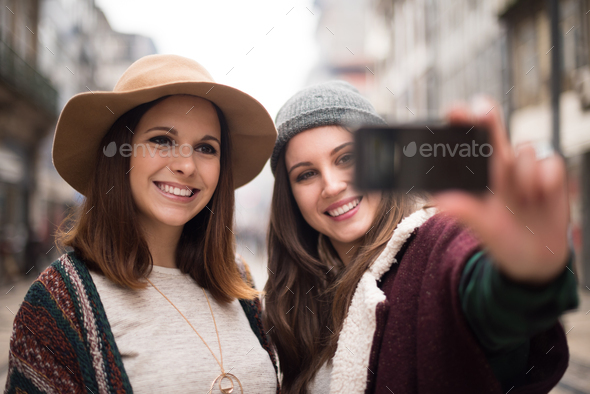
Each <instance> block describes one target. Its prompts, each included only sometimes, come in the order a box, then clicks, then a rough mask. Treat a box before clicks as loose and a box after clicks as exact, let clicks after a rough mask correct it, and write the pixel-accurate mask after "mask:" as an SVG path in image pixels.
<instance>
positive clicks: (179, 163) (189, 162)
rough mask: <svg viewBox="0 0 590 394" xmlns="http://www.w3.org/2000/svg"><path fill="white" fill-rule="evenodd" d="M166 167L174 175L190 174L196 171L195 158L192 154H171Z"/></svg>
mask: <svg viewBox="0 0 590 394" xmlns="http://www.w3.org/2000/svg"><path fill="white" fill-rule="evenodd" d="M168 168H170V170H171V171H172V172H173V173H174V174H175V175H184V176H191V175H193V174H194V173H195V172H196V171H197V166H196V164H195V159H194V156H193V155H190V156H188V157H187V156H184V155H180V154H178V152H177V154H176V155H172V156H171V158H170V160H169V162H168Z"/></svg>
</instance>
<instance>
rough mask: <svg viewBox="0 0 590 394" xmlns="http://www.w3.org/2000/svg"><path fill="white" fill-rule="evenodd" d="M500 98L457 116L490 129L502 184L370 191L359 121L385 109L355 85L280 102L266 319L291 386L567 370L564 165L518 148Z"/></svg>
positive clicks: (506, 380) (554, 376)
mask: <svg viewBox="0 0 590 394" xmlns="http://www.w3.org/2000/svg"><path fill="white" fill-rule="evenodd" d="M492 105H493V104H491V103H489V107H487V108H486V109H485V110H484V111H481V110H480V111H476V112H472V111H470V110H469V109H467V108H466V107H457V108H455V109H454V110H451V111H450V113H449V115H448V116H449V120H450V121H451V122H455V123H472V124H478V125H480V126H482V127H484V128H486V129H488V130H489V131H490V133H491V141H492V145H493V147H494V151H495V152H494V153H495V155H492V156H491V163H490V164H491V168H492V171H491V174H490V175H491V176H490V179H491V180H492V183H491V184H490V191H491V190H493V191H494V193H491V192H490V194H489V195H488V196H484V197H481V196H473V195H470V194H467V193H464V192H458V191H454V192H445V193H440V194H438V195H437V196H435V199H433V198H431V197H429V196H427V195H425V194H417V193H395V192H385V191H384V192H378V193H360V192H358V191H357V190H355V188H354V186H353V184H352V179H353V172H354V165H355V162H354V160H355V158H354V146H353V134H352V130H353V129H354V127H356V126H358V125H360V124H365V125H366V124H369V125H383V124H385V122H384V121H383V119H382V118H381V117H380V116H379V115H378V114H377V113H376V111H375V109H374V108H373V106H372V105H371V104H370V103H369V102H368V101H367V100H366V99H365V98H363V97H362V96H361V95H360V94H359V92H358V91H357V90H356V89H355V88H354V87H353V86H351V85H350V84H348V83H346V82H342V81H335V82H327V83H323V84H319V85H315V86H312V87H309V88H306V89H304V90H302V91H301V92H299V93H297V94H296V95H295V96H293V97H292V98H291V99H290V100H289V101H287V103H286V104H285V105H284V106H283V107H282V108H281V110H280V111H279V113H278V115H277V118H276V123H277V129H278V132H279V137H278V139H277V142H276V144H275V149H274V152H273V155H272V158H271V168H272V170H273V173H274V175H275V185H274V192H273V199H272V206H271V222H270V227H269V233H268V256H269V262H268V267H269V272H270V274H269V280H268V282H267V284H266V287H265V291H266V310H265V315H264V320H265V323H266V325H267V326H268V327H273V329H272V330H270V333H269V334H270V336H271V340H272V342H273V344H274V346H275V348H276V351H277V353H278V356H279V359H280V366H281V372H282V388H283V392H284V393H327V392H330V393H434V392H436V393H474V392H477V393H504V392H506V391H511V392H512V393H519V392H520V393H524V392H527V393H546V392H548V391H549V390H550V389H551V387H553V386H555V385H556V384H557V382H558V381H559V379H560V378H561V376H562V375H563V373H564V372H565V369H566V368H567V360H568V348H567V342H566V340H565V333H564V330H563V328H562V326H561V325H560V323H559V322H558V317H559V315H560V314H561V313H563V312H564V311H566V310H568V309H572V308H575V307H576V306H577V304H578V297H577V292H576V283H575V279H574V276H573V275H572V274H571V273H570V272H569V270H568V269H566V268H571V265H572V261H573V254H572V252H571V250H570V248H569V246H568V243H567V237H566V229H567V225H568V205H567V191H566V187H565V169H564V164H563V161H562V159H561V158H560V157H558V156H552V157H549V158H546V159H544V160H536V158H535V153H534V150H533V149H532V148H530V147H526V148H524V149H522V150H521V151H519V154H518V155H516V154H515V153H514V152H513V150H512V148H511V146H510V143H509V142H508V140H507V137H506V133H505V130H504V128H503V125H502V123H501V120H500V119H501V116H500V113H499V112H498V111H497V110H494V109H492V110H490V111H488V109H489V108H491V107H492ZM486 111H487V112H486ZM542 174H543V176H542ZM507 207H509V208H508V209H506V208H507ZM549 208H551V209H549ZM443 211H444V212H443ZM531 230H533V231H534V234H532V233H533V231H531ZM568 266H569V267H568Z"/></svg>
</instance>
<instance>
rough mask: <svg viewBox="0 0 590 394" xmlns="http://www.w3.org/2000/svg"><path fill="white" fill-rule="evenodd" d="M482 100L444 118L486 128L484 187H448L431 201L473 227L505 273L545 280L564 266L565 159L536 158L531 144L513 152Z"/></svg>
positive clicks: (497, 116) (492, 108)
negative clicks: (489, 149) (478, 191)
mask: <svg viewBox="0 0 590 394" xmlns="http://www.w3.org/2000/svg"><path fill="white" fill-rule="evenodd" d="M485 103H486V104H485V105H483V106H482V105H480V106H479V108H480V110H479V111H476V112H474V111H473V110H471V109H470V108H469V107H467V106H466V105H458V106H455V107H454V108H453V109H451V110H450V111H449V113H448V120H449V121H450V122H451V123H452V124H471V125H475V126H480V127H482V128H484V129H486V130H488V131H489V133H490V136H489V138H490V142H491V144H492V146H493V149H494V151H493V154H492V155H491V156H490V157H489V166H490V173H489V180H490V185H489V190H490V191H489V193H487V194H484V195H474V194H471V193H468V192H465V191H457V190H449V191H444V192H440V193H437V194H436V195H435V201H436V203H437V205H438V207H439V208H440V209H441V210H444V211H446V212H447V213H449V214H451V215H453V216H455V217H457V218H458V219H459V220H460V221H462V222H464V223H465V224H467V225H468V226H470V227H471V228H472V229H473V230H474V231H475V232H476V234H477V235H478V236H479V238H480V239H481V241H482V242H483V244H484V245H485V247H486V248H487V250H488V252H489V253H490V254H491V256H492V257H493V258H494V262H495V263H496V265H497V266H498V268H499V269H500V270H501V271H502V272H503V273H504V274H505V275H506V276H508V277H509V278H510V279H512V280H514V281H517V282H522V283H527V284H532V285H543V284H546V283H549V282H550V281H551V280H552V279H554V278H556V277H557V276H558V275H559V274H560V273H561V272H562V271H563V270H564V269H565V266H566V263H567V257H568V254H569V247H568V242H567V227H568V223H569V203H568V196H567V184H566V169H565V163H564V161H563V159H562V158H561V157H560V156H559V155H551V156H549V157H547V158H544V159H541V160H538V159H537V157H536V154H535V150H534V148H533V146H532V145H530V144H528V145H525V146H523V147H522V148H520V149H518V150H517V151H516V152H515V150H514V149H513V148H512V146H511V145H510V142H509V140H508V136H507V134H506V129H505V127H504V125H503V123H502V116H501V113H500V110H499V109H498V105H496V103H494V102H492V101H491V100H485ZM486 107H487V108H488V109H486Z"/></svg>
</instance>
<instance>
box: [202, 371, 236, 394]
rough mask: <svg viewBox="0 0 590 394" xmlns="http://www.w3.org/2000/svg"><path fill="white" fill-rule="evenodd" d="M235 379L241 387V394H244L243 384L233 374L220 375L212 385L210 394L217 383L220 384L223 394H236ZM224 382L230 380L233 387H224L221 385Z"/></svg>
mask: <svg viewBox="0 0 590 394" xmlns="http://www.w3.org/2000/svg"><path fill="white" fill-rule="evenodd" d="M234 379H235V380H236V382H237V383H238V386H240V394H244V388H243V387H242V382H240V379H238V378H237V377H236V375H234V374H231V373H227V372H226V373H221V374H219V376H217V377H216V378H215V380H214V381H213V383H211V388H210V389H209V392H211V391H212V390H213V387H214V386H215V383H217V382H219V383H218V386H219V391H221V392H222V393H223V394H231V393H233V392H234ZM224 380H229V383H230V385H231V386H229V387H222V386H221V384H222V383H223V381H224Z"/></svg>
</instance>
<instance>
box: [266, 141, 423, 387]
mask: <svg viewBox="0 0 590 394" xmlns="http://www.w3.org/2000/svg"><path fill="white" fill-rule="evenodd" d="M285 150H286V149H283V152H282V154H281V155H280V156H279V158H278V162H277V167H276V173H275V184H274V191H273V196H272V203H271V216H270V226H269V231H268V267H269V271H270V272H271V273H270V274H269V275H270V277H269V280H268V281H267V282H266V286H265V288H264V290H265V293H266V296H265V302H266V309H265V314H264V321H265V326H266V327H274V329H272V330H271V331H270V337H271V340H272V342H273V344H274V345H275V347H276V350H277V353H278V356H279V361H280V367H281V372H282V374H283V381H282V389H283V392H284V393H286V394H290V393H306V392H307V387H308V385H309V383H310V381H311V380H312V379H313V377H314V376H315V374H316V372H317V371H318V369H319V368H320V367H321V366H322V365H323V364H324V363H325V362H326V361H328V360H329V359H331V358H332V357H333V356H334V353H335V352H336V345H337V340H338V335H339V333H340V330H341V328H342V324H343V322H344V318H345V317H346V314H347V312H348V307H349V305H350V302H351V300H352V296H353V292H354V289H355V288H356V286H357V284H358V282H359V280H360V278H361V276H362V275H363V273H364V272H365V271H366V270H367V269H368V268H369V266H370V264H371V263H372V262H373V261H374V260H375V259H376V258H377V257H378V256H379V254H380V253H381V251H382V250H383V248H384V247H385V245H386V244H387V242H388V241H389V239H390V238H391V237H392V235H393V230H394V229H395V227H396V226H397V224H398V223H399V222H400V221H401V219H402V218H404V217H405V216H407V215H409V214H410V213H411V212H413V211H414V210H415V208H416V207H417V204H418V203H419V201H420V197H421V198H425V197H426V196H425V195H421V194H413V195H406V194H404V193H399V194H398V193H391V192H384V193H382V198H381V201H380V203H379V206H378V209H377V213H376V215H375V219H374V221H373V223H372V225H373V228H372V230H371V231H369V232H368V233H367V234H366V235H365V236H364V237H363V239H362V240H361V245H360V247H359V248H358V249H357V251H356V253H355V254H354V255H353V257H352V259H351V261H350V263H349V264H348V265H346V266H344V265H343V263H342V262H341V260H340V259H339V258H338V255H337V254H336V251H335V250H334V248H333V247H332V245H331V243H330V241H329V240H327V239H326V237H325V236H323V235H321V234H320V233H318V232H317V231H316V230H314V229H313V228H312V227H311V226H310V225H309V224H308V223H307V222H306V221H305V219H304V218H303V215H302V214H301V212H300V210H299V207H298V206H297V203H296V201H295V198H294V197H293V193H292V191H291V185H290V183H289V177H288V174H287V168H286V166H285Z"/></svg>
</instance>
